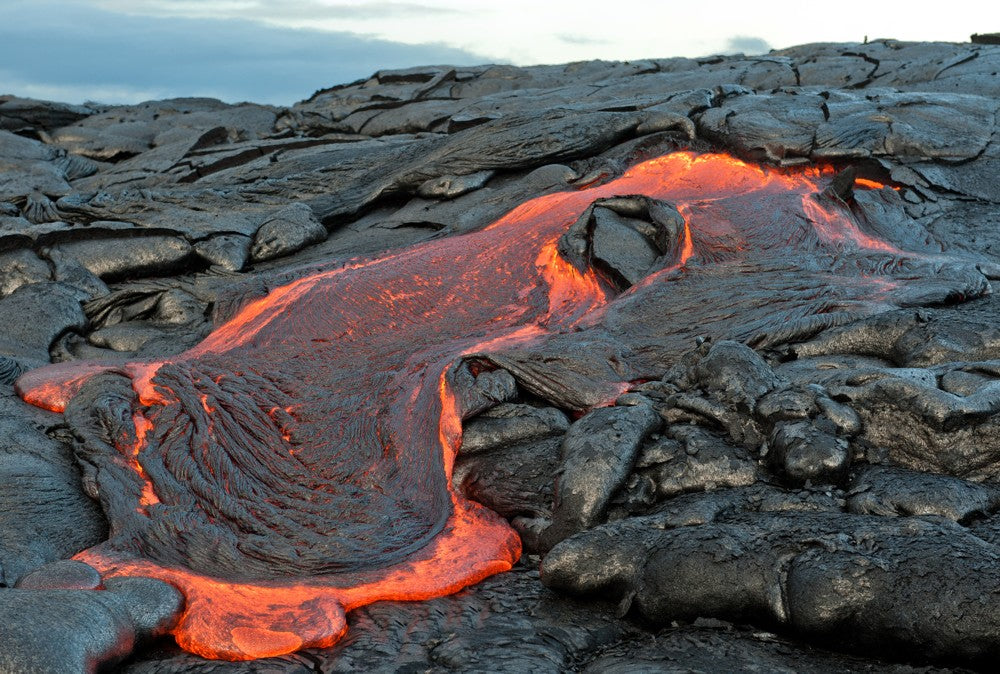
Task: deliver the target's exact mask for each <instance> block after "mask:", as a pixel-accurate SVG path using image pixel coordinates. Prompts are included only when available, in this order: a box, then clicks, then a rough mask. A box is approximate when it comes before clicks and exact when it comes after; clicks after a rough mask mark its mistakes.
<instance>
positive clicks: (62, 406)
mask: <svg viewBox="0 0 1000 674" xmlns="http://www.w3.org/2000/svg"><path fill="white" fill-rule="evenodd" d="M113 369H114V366H112V365H107V364H102V363H93V362H89V361H87V362H75V363H57V364H55V365H48V366H46V367H42V368H38V369H37V370H29V371H28V372H25V373H24V374H23V375H21V377H20V378H19V379H18V380H17V382H16V383H15V384H14V390H15V391H16V392H17V394H18V395H19V396H21V398H23V399H24V401H25V402H26V403H30V404H32V405H34V406H35V407H41V408H42V409H46V410H49V411H50V412H59V413H60V414H62V413H63V412H65V411H66V405H67V403H69V401H70V400H71V399H72V398H73V396H75V395H76V394H77V393H78V392H79V391H80V388H81V387H82V386H83V385H84V384H85V383H86V382H87V380H88V379H90V378H91V377H93V376H94V375H95V374H99V373H101V372H107V371H108V370H113Z"/></svg>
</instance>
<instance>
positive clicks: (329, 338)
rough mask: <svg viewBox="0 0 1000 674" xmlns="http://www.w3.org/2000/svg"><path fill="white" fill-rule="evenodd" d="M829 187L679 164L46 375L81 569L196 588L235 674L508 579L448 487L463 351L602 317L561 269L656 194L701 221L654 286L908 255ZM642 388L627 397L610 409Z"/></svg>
mask: <svg viewBox="0 0 1000 674" xmlns="http://www.w3.org/2000/svg"><path fill="white" fill-rule="evenodd" d="M829 173H830V172H829V171H823V170H820V169H807V170H799V171H796V172H781V171H776V170H771V171H767V170H764V169H761V168H759V167H755V166H752V165H749V164H746V163H743V162H741V161H738V160H735V159H733V158H730V157H727V156H724V155H710V154H709V155H695V154H693V153H686V152H679V153H674V154H671V155H667V156H664V157H660V158H657V159H653V160H650V161H647V162H645V163H643V164H640V165H637V166H635V167H633V168H632V169H630V170H629V171H628V172H627V173H625V174H624V175H623V176H622V177H620V178H618V179H616V180H614V181H611V182H608V183H606V184H603V185H600V186H596V187H592V188H589V189H584V190H578V191H571V192H564V193H559V194H552V195H548V196H544V197H541V198H538V199H534V200H532V201H529V202H527V203H525V204H523V205H521V206H519V207H518V208H516V209H514V210H513V211H511V212H510V213H508V214H507V215H506V216H504V217H503V218H501V219H500V220H498V221H497V222H495V223H493V224H492V225H490V226H489V227H487V228H485V229H483V230H481V231H478V232H475V233H471V234H466V235H462V236H454V237H449V238H443V239H438V240H433V241H430V242H427V243H424V244H421V245H417V246H414V247H412V248H409V249H406V250H402V251H398V252H393V253H389V254H386V255H384V256H381V257H375V258H370V259H357V260H351V261H348V262H346V263H345V262H338V263H335V264H331V265H329V266H328V267H327V268H326V269H321V270H318V271H317V270H316V269H315V268H314V269H312V270H310V273H309V275H307V276H304V277H303V278H300V279H299V280H296V281H293V282H291V283H288V284H287V285H284V286H281V287H279V288H277V289H275V290H273V291H271V292H270V293H269V294H268V295H267V296H266V297H263V298H261V299H257V300H254V301H251V302H249V303H247V304H246V305H245V306H244V307H243V309H242V310H240V311H239V313H238V314H237V315H235V316H234V317H233V318H232V319H230V320H229V321H228V322H226V323H224V324H222V325H220V326H218V328H217V329H216V330H215V331H214V332H213V333H212V334H211V335H210V336H209V337H208V338H207V339H205V341H203V342H202V343H201V344H199V345H198V346H196V347H195V348H193V349H191V350H189V351H187V352H185V353H183V354H180V355H178V356H176V357H171V358H169V359H167V360H164V361H160V362H142V363H131V364H127V365H124V366H111V365H101V364H98V363H86V364H76V365H66V364H62V365H58V366H52V367H50V368H42V369H40V370H35V371H32V372H29V373H27V374H26V375H25V376H24V377H22V379H21V380H20V381H19V384H18V390H19V393H20V394H21V395H22V397H23V398H24V399H25V400H27V401H28V402H31V403H33V404H36V405H39V406H42V407H46V408H48V409H52V410H55V411H65V412H66V414H67V418H68V419H69V421H70V424H71V425H72V426H73V428H74V431H75V432H76V433H77V435H78V436H79V437H80V438H81V442H80V446H79V447H78V450H77V451H78V455H79V456H80V459H81V462H82V463H83V464H84V467H85V473H86V474H87V475H89V476H90V478H89V483H88V488H89V489H90V491H91V492H92V493H93V494H94V495H96V496H98V497H99V498H100V499H101V503H102V507H103V508H104V509H105V512H106V513H107V515H108V518H109V520H110V522H111V536H110V539H109V540H108V541H107V542H105V543H104V544H102V545H100V546H97V547H95V548H92V549H89V550H86V551H84V552H82V553H80V554H79V555H78V556H77V559H80V560H82V561H85V562H87V563H89V564H91V565H93V566H94V567H96V568H97V569H98V570H99V571H100V572H101V573H102V575H103V576H104V577H106V578H107V577H113V576H151V577H155V578H160V579H163V580H166V581H168V582H170V583H172V584H174V585H175V586H177V587H178V588H179V589H180V590H181V591H182V592H183V594H184V595H185V598H186V609H185V611H184V614H183V616H182V618H181V620H180V622H179V624H178V626H177V627H176V628H175V630H174V634H175V636H176V639H177V641H178V643H179V644H180V645H181V646H182V647H183V648H185V649H187V650H190V651H192V652H195V653H198V654H201V655H203V656H206V657H213V658H226V659H247V658H255V657H263V656H268V655H276V654H281V653H287V652H290V651H294V650H296V649H299V648H304V647H308V646H325V645H329V644H332V643H333V642H335V641H336V640H337V639H338V638H339V637H340V636H341V635H342V634H343V632H344V631H345V629H346V623H345V619H344V613H345V611H347V610H350V609H352V608H354V607H357V606H360V605H363V604H366V603H370V602H373V601H377V600H382V599H423V598H430V597H434V596H440V595H443V594H447V593H451V592H455V591H457V590H458V589H460V588H462V587H465V586H467V585H469V584H471V583H475V582H477V581H479V580H481V579H482V578H484V577H486V576H488V575H490V574H493V573H497V572H500V571H504V570H506V569H508V568H510V566H511V565H512V564H513V563H514V562H515V561H516V560H517V558H518V556H519V554H520V541H519V539H518V537H517V535H516V534H515V533H514V532H513V531H512V530H511V529H510V528H509V526H508V525H507V523H506V522H505V521H504V520H502V519H501V518H500V517H498V516H497V515H495V514H493V513H492V512H490V511H488V510H487V509H485V508H483V507H482V506H479V505H477V504H475V503H472V502H469V501H467V500H466V499H464V498H463V497H462V496H461V495H460V494H458V493H456V492H455V490H454V489H453V488H452V486H451V472H452V464H453V461H454V457H455V454H456V451H457V449H458V446H459V444H460V439H461V414H462V410H461V409H460V407H461V405H460V402H459V401H458V400H457V399H456V395H455V393H454V392H453V390H452V385H451V373H452V371H453V368H454V367H455V366H456V364H457V363H458V362H459V361H460V360H461V359H462V357H463V355H465V354H471V353H477V352H484V351H490V350H499V349H503V348H508V347H511V346H516V345H527V344H531V343H535V342H537V341H539V340H542V339H545V338H546V337H547V336H548V335H552V334H556V333H560V332H566V331H568V330H571V329H575V328H577V327H580V326H585V325H589V324H593V323H594V322H596V321H599V320H600V316H601V314H602V307H604V306H605V305H606V304H607V302H609V301H610V300H611V299H613V298H612V297H611V295H612V294H613V292H612V291H611V290H610V289H609V287H608V285H607V284H606V283H605V282H604V280H603V277H600V276H599V275H598V274H597V273H595V271H594V270H593V268H591V267H584V268H582V269H581V268H580V265H574V264H571V263H570V262H569V261H567V260H566V259H564V258H563V257H562V256H560V254H559V252H558V242H559V239H560V237H561V236H562V235H563V234H564V233H565V232H566V231H567V229H568V228H569V227H570V226H571V225H572V224H573V223H574V221H575V220H576V219H577V218H578V217H579V216H580V214H581V213H582V212H583V211H584V210H585V209H586V208H587V207H588V205H589V204H591V203H592V202H594V201H595V200H596V199H599V198H606V197H611V196H615V195H632V194H643V195H647V196H649V197H652V198H655V199H661V200H669V201H670V202H673V203H675V204H676V205H677V206H678V209H679V210H680V212H681V213H682V214H684V216H685V222H684V224H683V226H682V227H680V228H678V229H677V231H675V232H672V234H671V236H672V240H671V241H670V242H669V243H670V246H669V248H670V250H671V251H672V252H671V253H670V254H669V255H668V256H667V257H669V259H666V260H664V261H663V263H662V264H661V265H660V268H661V271H660V272H658V273H655V274H653V275H652V276H651V277H648V278H647V279H646V280H645V281H643V282H642V283H643V284H645V285H648V284H651V283H653V284H655V283H657V282H661V281H662V282H664V283H667V282H668V281H666V280H664V278H663V277H665V275H667V274H668V273H673V274H676V272H678V270H683V269H685V268H686V267H687V266H698V265H716V266H718V265H723V266H724V265H726V264H728V263H729V262H731V261H734V260H745V259H748V258H754V257H755V256H768V257H791V258H795V257H797V256H800V257H802V258H803V259H806V258H809V257H810V255H811V254H818V253H821V254H824V255H828V254H831V253H834V252H836V251H839V250H843V249H845V248H846V249H852V250H855V251H857V250H860V251H868V252H871V253H872V254H874V255H880V256H888V257H891V256H893V255H895V254H896V253H898V252H899V251H897V250H896V249H895V248H894V247H893V246H892V245H890V244H889V243H887V242H884V241H881V240H879V239H877V238H875V237H873V236H871V235H869V234H866V233H865V232H863V231H862V230H861V229H860V228H859V226H858V225H857V223H856V222H855V221H854V220H853V219H852V218H851V216H850V213H849V211H847V210H846V209H838V208H837V207H835V206H830V205H829V203H828V204H826V205H824V203H823V202H821V201H817V200H816V199H814V197H813V195H814V194H815V193H817V192H818V191H819V190H820V189H821V187H822V185H821V184H820V183H821V182H823V181H824V180H826V179H827V177H828V175H829ZM869 187H877V185H869ZM818 257H822V255H819V256H818ZM810 259H813V258H810ZM816 259H818V258H816ZM734 268H738V267H734ZM892 283H893V282H892V281H879V282H878V283H876V282H875V281H874V280H873V281H872V292H873V293H877V292H878V291H879V290H880V289H883V288H884V287H886V286H887V285H892ZM663 320H664V321H687V322H690V321H697V320H698V317H697V316H674V317H669V316H667V317H664V318H663ZM623 387H624V385H623V383H622V382H613V381H609V382H607V397H608V400H609V401H610V400H611V399H613V398H614V397H615V396H616V394H617V393H619V392H620V391H621V390H623Z"/></svg>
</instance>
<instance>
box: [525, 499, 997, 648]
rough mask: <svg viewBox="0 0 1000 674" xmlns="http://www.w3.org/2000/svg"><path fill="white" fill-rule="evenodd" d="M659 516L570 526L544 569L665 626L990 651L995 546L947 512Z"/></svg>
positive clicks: (553, 583)
mask: <svg viewBox="0 0 1000 674" xmlns="http://www.w3.org/2000/svg"><path fill="white" fill-rule="evenodd" d="M664 525H665V522H663V520H662V518H661V519H659V520H658V519H657V518H656V517H654V516H651V517H648V518H645V519H642V518H639V519H633V520H627V521H626V523H624V524H622V525H619V526H618V527H616V528H615V529H614V530H613V531H614V534H613V535H612V536H611V537H610V539H609V534H610V533H611V531H609V530H605V529H604V528H602V527H598V528H596V529H592V530H590V531H587V532H584V533H581V534H578V535H577V536H574V537H572V538H570V539H567V540H566V541H564V542H563V543H561V544H560V545H558V546H557V547H556V548H554V549H553V550H552V551H551V552H550V553H549V554H548V555H547V556H546V558H545V559H544V561H543V564H542V580H543V582H544V583H546V585H548V586H549V587H554V588H560V589H562V590H564V591H569V592H573V593H593V592H603V593H605V594H607V595H609V596H610V597H612V598H618V599H620V600H622V601H624V602H632V605H633V606H634V608H635V610H637V611H638V613H639V614H640V615H642V616H643V617H645V618H646V619H649V620H652V621H654V622H656V623H659V624H666V623H669V622H670V621H673V620H691V619H694V618H697V617H713V618H721V619H724V620H735V621H746V620H749V621H755V622H764V623H770V624H776V625H781V626H783V627H784V628H785V629H788V630H790V631H791V632H792V633H795V634H798V635H801V636H807V637H811V638H817V639H821V640H823V641H827V642H839V643H842V644H851V645H852V646H860V647H863V648H866V649H869V650H870V651H875V652H881V653H888V652H896V653H900V654H901V653H903V652H905V653H907V654H909V655H913V654H919V655H920V656H921V657H927V658H943V659H947V660H950V661H955V660H964V661H966V662H980V663H985V662H987V659H988V657H989V656H990V654H992V653H994V652H995V651H994V649H995V643H996V638H997V634H998V632H1000V624H998V622H997V619H996V616H997V607H996V604H997V603H998V602H1000V595H998V594H997V592H996V590H995V588H996V584H997V577H996V576H997V568H998V566H997V564H998V562H1000V551H998V550H997V548H995V547H994V546H992V545H990V544H988V543H986V542H984V541H983V540H981V539H979V538H977V537H976V536H973V535H972V534H970V533H968V532H967V531H966V530H965V529H963V528H962V527H960V526H958V525H957V524H954V523H952V522H948V521H946V520H937V521H932V520H925V519H918V518H895V519H887V518H882V517H868V516H860V515H847V514H839V513H811V514H810V513H797V514H795V515H794V516H792V515H789V514H767V513H752V514H744V515H734V516H728V517H726V516H723V517H721V518H719V519H717V520H716V521H714V522H711V523H707V524H704V525H700V526H684V527H679V528H675V529H670V528H666V529H665V528H663V527H664ZM605 526H606V527H614V526H615V525H605ZM609 540H613V541H615V543H614V544H613V545H612V546H611V549H610V550H609Z"/></svg>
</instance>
